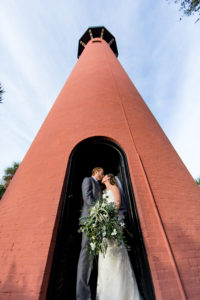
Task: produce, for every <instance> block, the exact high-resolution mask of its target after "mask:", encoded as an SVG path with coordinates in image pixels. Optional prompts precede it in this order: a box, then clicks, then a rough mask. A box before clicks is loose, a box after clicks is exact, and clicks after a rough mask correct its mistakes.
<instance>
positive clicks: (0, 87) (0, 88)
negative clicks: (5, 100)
mask: <svg viewBox="0 0 200 300" xmlns="http://www.w3.org/2000/svg"><path fill="white" fill-rule="evenodd" d="M3 93H4V90H3V88H2V85H1V83H0V103H2V95H3Z"/></svg>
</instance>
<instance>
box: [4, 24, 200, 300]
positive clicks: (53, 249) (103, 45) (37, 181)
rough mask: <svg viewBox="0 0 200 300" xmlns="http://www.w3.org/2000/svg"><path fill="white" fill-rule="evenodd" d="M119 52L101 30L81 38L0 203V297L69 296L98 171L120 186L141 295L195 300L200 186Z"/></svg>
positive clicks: (199, 279) (199, 294)
mask: <svg viewBox="0 0 200 300" xmlns="http://www.w3.org/2000/svg"><path fill="white" fill-rule="evenodd" d="M117 55H118V50H117V46H116V41H115V38H114V37H113V36H112V35H111V33H110V32H108V30H106V28H104V27H94V28H89V29H88V30H87V31H86V32H85V34H84V35H83V36H82V37H81V39H80V41H79V50H78V57H79V59H78V62H77V64H76V65H75V67H74V69H73V71H72V73H71V75H70V76H69V78H68V80H67V82H66V84H65V85H64V87H63V89H62V91H61V92H60V94H59V96H58V98H57V100H56V102H55V104H54V105H53V107H52V109H51V110H50V112H49V114H48V116H47V118H46V120H45V121H44V123H43V125H42V127H41V129H40V130H39V132H38V134H37V136H36V138H35V139H34V141H33V143H32V145H31V147H30V149H29V151H28V152H27V154H26V156H25V158H24V160H23V161H22V163H21V165H20V167H19V169H18V171H17V173H16V174H15V176H14V178H13V180H12V182H11V184H10V185H9V187H8V189H7V191H6V193H5V195H4V197H3V198H2V200H1V201H0V299H1V300H44V299H47V300H51V299H54V300H60V299H62V300H64V299H69V300H73V299H75V285H76V268H77V261H78V255H79V251H80V234H78V233H77V229H78V218H79V215H80V208H81V205H82V199H81V182H82V180H83V178H84V177H85V176H90V172H91V169H92V168H93V167H95V166H102V167H103V168H104V170H105V172H106V173H107V172H112V173H114V174H116V175H118V176H119V177H120V179H121V181H122V183H123V188H124V191H125V194H126V201H127V207H128V219H127V222H128V227H129V229H130V230H131V231H132V233H133V239H132V240H131V241H130V242H131V246H132V250H131V252H130V260H131V262H132V265H133V268H134V272H135V274H136V279H137V282H138V286H139V289H140V291H141V294H142V295H143V298H144V299H145V300H151V299H158V300H179V299H180V300H183V299H192V300H197V299H200V234H199V231H200V190H199V187H198V186H197V185H196V184H195V182H194V180H193V178H192V177H191V175H190V174H189V172H188V170H187V169H186V167H185V166H184V164H183V163H182V161H181V159H180V158H179V156H178V155H177V153H176V152H175V150H174V148H173V147H172V145H171V144H170V142H169V140H168V139H167V137H166V135H165V134H164V132H163V131H162V129H161V128H160V126H159V124H158V123H157V121H156V119H155V118H154V117H153V115H152V113H151V112H150V110H149V109H148V107H147V106H146V104H145V103H144V101H143V99H142V98H141V96H140V95H139V93H138V91H137V90H136V88H135V87H134V85H133V83H132V82H131V80H130V79H129V78H128V76H127V74H126V72H125V71H124V70H123V68H122V66H121V65H120V63H119V61H118V60H117ZM91 285H92V282H91ZM122 300H123V299H122Z"/></svg>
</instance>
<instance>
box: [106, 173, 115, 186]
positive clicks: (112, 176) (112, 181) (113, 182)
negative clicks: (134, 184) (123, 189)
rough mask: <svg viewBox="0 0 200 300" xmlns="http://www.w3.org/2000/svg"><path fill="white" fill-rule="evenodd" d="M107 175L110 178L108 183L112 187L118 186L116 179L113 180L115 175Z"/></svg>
mask: <svg viewBox="0 0 200 300" xmlns="http://www.w3.org/2000/svg"><path fill="white" fill-rule="evenodd" d="M107 175H108V177H109V178H110V183H111V184H112V185H116V186H118V184H117V180H116V178H115V175H114V174H112V173H109V174H107Z"/></svg>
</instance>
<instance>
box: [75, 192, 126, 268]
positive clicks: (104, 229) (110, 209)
mask: <svg viewBox="0 0 200 300" xmlns="http://www.w3.org/2000/svg"><path fill="white" fill-rule="evenodd" d="M107 198H108V197H107V196H106V198H100V199H99V200H98V201H97V202H96V203H95V205H94V206H93V207H91V208H90V211H89V215H88V216H85V217H81V218H80V224H81V225H80V229H79V232H84V233H85V234H86V235H87V238H88V240H89V243H88V252H89V254H90V259H91V264H92V262H93V259H94V257H95V256H96V255H98V254H99V253H100V252H101V253H103V255H105V253H106V250H107V248H108V240H114V241H115V242H116V244H117V246H118V247H120V245H121V244H122V242H124V244H125V245H126V247H127V249H128V250H129V249H130V247H129V246H128V245H127V243H126V239H125V236H124V234H123V229H125V223H124V218H122V219H121V220H119V218H118V216H119V211H118V209H117V208H116V207H115V205H114V203H109V202H108V199H107Z"/></svg>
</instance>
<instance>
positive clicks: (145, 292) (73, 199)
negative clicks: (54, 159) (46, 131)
mask: <svg viewBox="0 0 200 300" xmlns="http://www.w3.org/2000/svg"><path fill="white" fill-rule="evenodd" d="M96 166H102V167H103V168H104V172H105V174H106V173H114V174H115V175H118V177H119V178H120V180H121V182H122V184H123V189H124V192H125V195H126V201H127V203H126V205H127V211H128V213H127V227H128V229H129V230H130V231H131V232H132V234H133V239H132V240H131V241H129V244H131V245H133V246H132V249H131V251H130V252H129V256H130V260H131V263H132V266H133V269H134V272H135V275H136V279H137V282H138V286H139V289H140V292H141V294H142V296H143V299H145V300H147V299H148V300H153V299H155V294H154V288H153V284H152V279H151V272H150V268H149V264H148V260H147V254H146V250H145V247H144V241H143V237H142V232H141V228H140V222H139V218H138V213H137V209H136V204H135V199H134V193H133V189H132V184H131V179H130V175H129V170H128V163H127V159H126V155H125V153H124V151H123V150H122V149H121V147H119V146H118V145H117V144H116V143H114V142H112V141H110V140H109V139H106V138H103V137H94V138H89V139H86V140H84V141H83V142H81V143H80V144H78V145H77V146H76V148H75V149H74V150H73V152H72V154H71V156H70V160H69V164H68V168H67V173H66V180H65V186H64V197H63V201H62V208H61V214H60V216H59V225H58V231H57V237H56V246H55V251H54V257H53V263H52V268H51V274H50V280H49V285H48V291H47V297H46V299H47V300H64V299H65V300H67V299H69V300H75V299H76V295H75V294H76V272H77V263H78V258H79V253H80V244H81V234H79V233H78V219H79V216H80V210H81V207H82V196H81V184H82V181H83V178H84V177H86V176H90V175H91V170H92V169H93V168H94V167H96ZM96 275H97V270H96V269H95V268H94V269H93V273H92V276H91V289H92V294H93V299H95V285H96V281H95V278H96Z"/></svg>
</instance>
